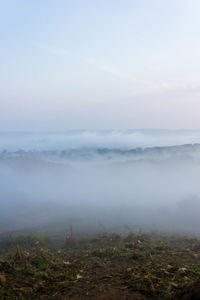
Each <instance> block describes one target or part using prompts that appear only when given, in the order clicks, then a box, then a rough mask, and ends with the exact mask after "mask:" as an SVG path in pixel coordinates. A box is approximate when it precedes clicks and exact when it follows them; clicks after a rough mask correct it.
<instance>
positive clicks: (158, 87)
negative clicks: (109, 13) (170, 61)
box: [33, 42, 200, 96]
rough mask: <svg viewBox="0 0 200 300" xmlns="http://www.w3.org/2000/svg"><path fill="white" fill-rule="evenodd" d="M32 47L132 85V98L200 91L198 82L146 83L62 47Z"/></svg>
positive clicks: (36, 43) (37, 44) (44, 45)
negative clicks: (92, 68)
mask: <svg viewBox="0 0 200 300" xmlns="http://www.w3.org/2000/svg"><path fill="white" fill-rule="evenodd" d="M33 44H34V47H36V48H39V49H42V50H44V51H46V52H48V53H50V54H52V55H55V56H60V57H68V58H69V57H70V58H72V59H74V60H76V61H77V60H78V61H80V62H81V63H83V64H85V63H86V64H87V65H91V66H94V67H95V68H96V69H97V70H99V71H103V72H105V73H109V74H111V75H113V76H115V77H117V78H120V79H122V80H124V81H127V82H129V83H131V84H133V83H134V86H133V93H131V95H132V96H135V95H149V94H151V95H154V94H166V93H170V92H172V93H174V92H175V93H176V92H177V91H179V92H181V91H182V92H184V93H185V92H195V91H197V90H199V89H200V85H199V83H198V82H192V81H191V82H176V83H174V82H168V81H160V82H152V81H146V80H142V79H137V78H135V77H134V76H132V75H130V74H128V73H126V72H122V71H121V70H118V69H117V68H116V67H115V66H111V65H109V64H107V63H105V62H104V61H102V60H100V59H96V58H93V57H90V58H86V57H84V56H80V55H77V54H72V53H70V52H69V51H67V50H66V49H64V48H62V47H55V46H52V45H48V44H46V43H40V42H35V43H33ZM131 95H130V96H131Z"/></svg>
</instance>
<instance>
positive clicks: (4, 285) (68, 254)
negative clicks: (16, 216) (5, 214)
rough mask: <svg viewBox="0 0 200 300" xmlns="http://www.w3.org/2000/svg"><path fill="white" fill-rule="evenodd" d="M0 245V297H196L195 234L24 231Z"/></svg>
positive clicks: (199, 272)
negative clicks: (62, 234)
mask: <svg viewBox="0 0 200 300" xmlns="http://www.w3.org/2000/svg"><path fill="white" fill-rule="evenodd" d="M0 247H1V248H0V249H1V252H0V299H41V300H47V299H56V300H57V299H58V300H59V299H60V300H61V299H63V300H64V299H74V300H75V299H77V300H78V299H107V300H109V299H110V300H112V299H113V300H114V299H116V300H117V299H122V300H123V299H124V300H125V299H127V300H128V299H130V300H131V299H135V300H145V299H160V300H161V299H162V300H164V299H182V300H187V299H200V239H199V238H197V237H191V236H183V235H175V234H173V235H169V234H168V235H167V234H163V233H158V232H152V233H146V234H145V233H137V234H136V233H133V232H130V233H129V234H127V235H123V234H120V233H110V234H108V233H106V232H104V233H102V234H99V235H96V236H90V237H83V236H82V237H76V236H74V235H73V233H72V231H71V232H70V233H69V234H68V235H67V236H63V237H61V236H57V237H55V236H54V237H53V236H52V237H51V236H49V237H44V236H42V235H39V234H29V233H25V234H20V235H16V236H13V237H6V238H5V237H4V238H2V239H1V246H0Z"/></svg>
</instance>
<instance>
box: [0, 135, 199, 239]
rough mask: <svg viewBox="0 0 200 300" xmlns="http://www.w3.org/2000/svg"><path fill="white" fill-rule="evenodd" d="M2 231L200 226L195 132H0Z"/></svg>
mask: <svg viewBox="0 0 200 300" xmlns="http://www.w3.org/2000/svg"><path fill="white" fill-rule="evenodd" d="M0 137H1V139H0V151H1V154H0V199H1V210H0V231H1V232H5V231H13V230H22V229H27V228H38V227H46V226H47V227H48V226H50V227H51V226H52V227H56V226H58V227H59V226H60V227H61V228H63V230H65V229H66V228H68V227H69V226H70V224H73V226H77V227H79V230H82V231H83V232H84V231H86V230H90V231H94V232H95V231H98V230H100V229H102V228H104V229H106V230H111V231H123V230H126V229H127V228H128V230H140V229H144V230H152V229H153V230H154V229H156V230H164V231H165V230H167V231H170V232H171V231H175V232H177V231H178V232H187V233H197V234H198V233H200V219H199V213H200V184H199V178H200V132H198V131H153V130H141V131H139V130H135V131H134V130H133V131H130V130H129V131H101V132H94V131H90V132H89V131H76V132H67V133H62V134H60V133H57V134H55V133H54V134H50V133H49V134H39V133H38V134H36V133H35V134H33V133H32V134H31V133H20V134H19V133H1V136H0Z"/></svg>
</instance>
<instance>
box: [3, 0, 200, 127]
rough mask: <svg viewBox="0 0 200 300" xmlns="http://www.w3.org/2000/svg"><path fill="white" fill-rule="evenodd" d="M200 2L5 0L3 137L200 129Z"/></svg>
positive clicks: (190, 0) (158, 0) (191, 0)
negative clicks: (5, 134) (10, 134)
mask: <svg viewBox="0 0 200 300" xmlns="http://www.w3.org/2000/svg"><path fill="white" fill-rule="evenodd" d="M199 16H200V0H167V1H166V0H124V1H122V0H101V1H99V0H84V1H83V0H57V1H55V0H34V1H27V0H0V41H1V43H0V131H7V130H8V131H9V130H15V131H20V130H23V131H24V130H26V131H27V130H31V131H47V130H48V131H50V130H52V131H57V130H61V131H62V130H68V129H82V128H84V129H104V128H107V129H114V128H117V129H125V128H169V129H180V128H185V129H186V128H187V129H192V128H200V17H199Z"/></svg>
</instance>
